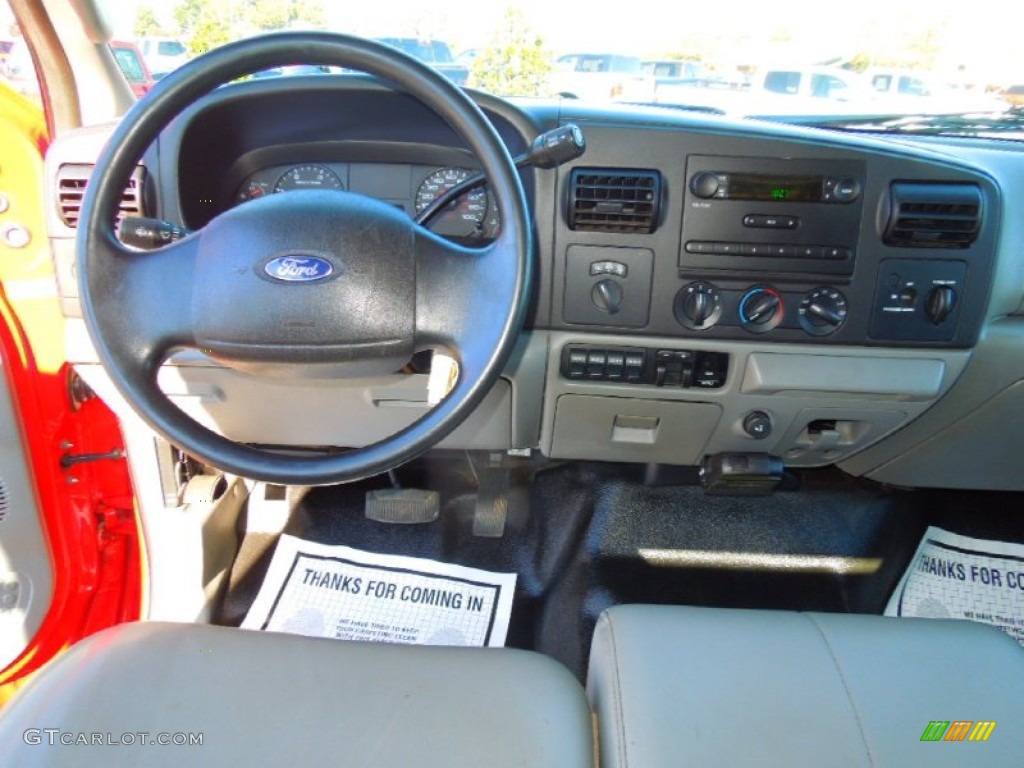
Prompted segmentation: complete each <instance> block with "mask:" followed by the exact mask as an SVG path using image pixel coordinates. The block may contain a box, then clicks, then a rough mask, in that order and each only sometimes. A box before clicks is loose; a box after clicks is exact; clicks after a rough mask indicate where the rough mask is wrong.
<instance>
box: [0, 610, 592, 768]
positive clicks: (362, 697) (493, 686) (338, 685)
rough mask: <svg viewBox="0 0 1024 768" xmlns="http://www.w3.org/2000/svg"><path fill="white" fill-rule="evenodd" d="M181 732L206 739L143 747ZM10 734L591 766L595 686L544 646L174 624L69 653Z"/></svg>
mask: <svg viewBox="0 0 1024 768" xmlns="http://www.w3.org/2000/svg"><path fill="white" fill-rule="evenodd" d="M42 729H51V730H53V729H56V732H55V733H53V734H52V735H51V734H50V733H47V732H45V731H43V730H42ZM142 733H145V734H147V736H145V737H140V736H139V735H138V734H142ZM64 734H69V736H64ZM82 734H84V735H85V736H84V738H85V740H86V741H87V742H88V741H91V740H92V739H93V738H94V737H93V736H92V734H100V735H101V737H100V738H99V741H100V742H101V743H99V744H91V743H90V744H88V745H85V744H81V735H82ZM161 734H165V735H167V737H166V738H161ZM176 734H186V735H188V734H201V737H202V744H201V745H195V744H193V745H188V744H184V745H175V744H174V743H172V744H170V745H160V744H159V743H158V744H156V745H152V744H147V743H146V742H153V741H157V742H159V741H160V740H164V741H167V740H170V741H174V740H175V739H177V740H178V741H180V740H181V739H180V737H177V736H176ZM108 735H109V737H110V738H109V739H108ZM126 735H127V736H128V738H127V739H126V738H124V737H125V736H126ZM62 740H63V741H77V742H78V745H77V746H76V745H64V744H62V743H61V741H62ZM108 740H109V741H114V742H117V743H113V744H107V743H103V742H106V741H108ZM51 741H52V742H53V745H52V746H51V744H50V742H51ZM126 742H127V743H126ZM140 742H141V744H140ZM0 744H3V745H4V748H3V751H4V756H3V758H2V759H0V762H2V763H3V764H4V765H18V766H36V765H38V766H44V765H45V766H65V765H66V766H112V765H147V766H150V765H152V766H164V765H166V766H182V765H189V766H193V765H195V766H203V765H211V766H212V765H220V766H223V765H230V766H239V767H240V766H246V765H254V766H255V765H280V766H289V767H293V766H301V765H315V766H325V765H333V766H360V768H362V767H363V766H373V768H391V767H392V766H394V767H395V768H397V767H398V766H402V768H406V767H407V766H416V767H417V768H452V767H453V766H474V768H475V767H477V766H510V767H511V766H516V767H517V768H520V767H521V766H550V768H567V767H569V766H581V767H582V766H592V765H593V736H592V730H591V718H590V711H589V709H588V707H587V702H586V697H585V695H584V692H583V688H582V686H581V685H580V684H579V683H578V682H577V681H576V679H575V678H574V677H573V676H572V675H571V674H569V672H568V671H567V670H566V669H565V668H564V667H562V666H560V665H559V664H557V663H556V662H554V661H552V660H551V659H549V658H547V657H544V656H541V655H539V654H534V653H530V652H526V651H515V650H508V649H484V648H480V649H468V648H428V647H423V646H397V645H379V644H363V643H348V642H343V641H340V640H324V639H316V638H307V637H299V636H295V635H282V634H274V633H265V632H253V631H248V630H241V629H230V628H225V627H210V626H198V625H184V624H164V623H138V624H129V625H122V626H119V627H114V628H112V629H109V630H106V631H104V632H101V633H99V634H97V635H94V636H92V637H90V638H88V639H86V640H84V641H82V642H81V643H79V644H78V645H76V646H75V647H74V648H72V649H71V650H70V651H68V652H67V653H65V654H64V655H63V656H61V657H60V658H58V659H57V660H56V661H54V662H53V663H52V664H51V665H50V666H48V667H47V668H45V669H44V670H43V671H42V672H41V673H40V674H39V675H37V676H36V678H35V679H34V680H32V681H31V682H30V683H29V684H28V685H27V686H26V687H25V688H24V689H23V690H22V691H20V692H19V694H18V695H17V696H16V697H15V698H14V699H13V700H12V701H11V702H10V704H9V705H8V707H7V708H6V709H5V710H4V711H2V712H0Z"/></svg>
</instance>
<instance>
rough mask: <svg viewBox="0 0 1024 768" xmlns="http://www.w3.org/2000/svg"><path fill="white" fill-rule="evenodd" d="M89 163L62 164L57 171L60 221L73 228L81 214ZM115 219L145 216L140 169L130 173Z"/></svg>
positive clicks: (89, 171) (90, 170)
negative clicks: (130, 176)
mask: <svg viewBox="0 0 1024 768" xmlns="http://www.w3.org/2000/svg"><path fill="white" fill-rule="evenodd" d="M92 169H93V167H92V166H91V165H62V166H61V167H60V170H58V171H57V205H58V207H59V213H60V218H61V221H63V222H64V224H65V225H67V226H68V227H71V228H72V229H74V228H75V227H77V226H78V219H79V217H80V216H81V214H82V198H83V197H84V196H85V187H86V185H87V184H88V183H89V175H90V174H91V173H92ZM119 210H120V213H118V216H117V220H118V221H120V220H121V219H122V218H123V217H125V216H145V213H144V212H143V210H142V170H141V169H139V170H136V171H135V173H134V174H132V178H131V180H130V181H129V182H128V187H127V188H126V189H125V190H124V194H122V195H121V205H120V206H119Z"/></svg>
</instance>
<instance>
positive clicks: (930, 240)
mask: <svg viewBox="0 0 1024 768" xmlns="http://www.w3.org/2000/svg"><path fill="white" fill-rule="evenodd" d="M980 230H981V190H980V189H979V188H978V186H977V185H976V184H926V183H910V182H899V183H896V184H893V185H892V186H891V187H890V188H889V218H888V221H887V222H886V225H885V232H884V233H883V235H882V240H883V241H884V242H885V244H886V245H894V246H896V247H898V248H968V247H970V245H971V244H972V243H973V242H974V241H975V240H976V239H977V238H978V232H979V231H980Z"/></svg>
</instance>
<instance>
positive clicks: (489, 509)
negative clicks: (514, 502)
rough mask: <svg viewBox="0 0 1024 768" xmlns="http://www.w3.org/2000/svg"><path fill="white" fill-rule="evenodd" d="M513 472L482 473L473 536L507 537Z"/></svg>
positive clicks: (497, 470)
mask: <svg viewBox="0 0 1024 768" xmlns="http://www.w3.org/2000/svg"><path fill="white" fill-rule="evenodd" d="M511 474H512V473H511V472H509V470H507V469H485V470H482V471H481V472H480V477H479V488H478V491H477V495H476V507H475V509H474V510H473V535H474V536H479V537H481V538H485V539H500V538H501V537H502V536H504V535H505V523H506V521H507V520H508V503H509V502H508V500H509V491H510V488H511V484H512V483H511Z"/></svg>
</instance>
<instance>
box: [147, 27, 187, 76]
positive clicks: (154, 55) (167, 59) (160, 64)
mask: <svg viewBox="0 0 1024 768" xmlns="http://www.w3.org/2000/svg"><path fill="white" fill-rule="evenodd" d="M135 43H136V45H138V46H139V50H140V51H142V56H143V58H144V59H145V60H146V65H147V66H148V67H149V70H150V72H152V73H153V78H154V79H155V80H159V79H160V78H161V77H162V76H163V75H166V74H167V73H168V72H170V71H172V70H175V69H177V68H178V67H180V66H181V65H182V64H184V63H185V62H186V61H188V60H189V55H188V48H186V47H185V44H184V43H183V42H181V40H176V39H174V38H173V37H140V38H138V39H137V40H136V41H135Z"/></svg>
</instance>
